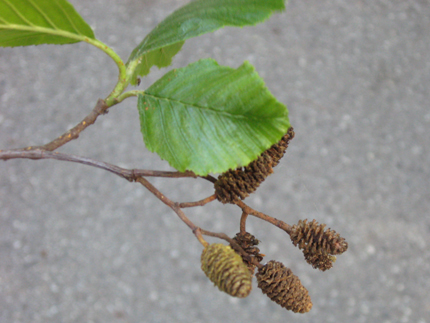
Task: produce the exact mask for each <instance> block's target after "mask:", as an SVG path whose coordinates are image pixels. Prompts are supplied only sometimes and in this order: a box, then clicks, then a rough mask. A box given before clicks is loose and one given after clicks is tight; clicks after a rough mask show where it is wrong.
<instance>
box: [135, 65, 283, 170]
mask: <svg viewBox="0 0 430 323" xmlns="http://www.w3.org/2000/svg"><path fill="white" fill-rule="evenodd" d="M138 108H139V114H140V120H141V128H142V129H141V130H142V133H143V138H144V141H145V145H146V147H147V148H148V149H149V150H150V151H153V152H156V153H157V154H158V155H160V157H161V158H163V159H165V160H167V161H168V162H169V163H170V165H171V166H172V167H174V168H176V169H178V170H179V171H185V170H192V171H193V172H195V173H196V174H198V175H207V174H208V173H219V172H224V171H225V170H228V169H230V168H235V167H236V166H238V165H247V164H249V163H250V162H251V161H252V160H254V159H255V158H257V156H258V155H259V154H260V153H262V152H263V151H264V150H266V149H267V148H268V147H270V146H271V145H272V144H273V143H275V142H277V141H278V140H279V139H280V138H281V137H282V136H283V135H284V134H285V133H286V132H287V130H288V128H289V127H290V124H289V121H288V111H287V109H286V107H285V106H284V105H283V104H281V103H280V102H278V101H277V100H276V99H275V98H274V97H273V95H272V94H271V93H270V92H269V91H268V90H267V88H266V87H265V86H264V82H263V80H262V79H261V78H260V77H259V76H258V74H257V73H256V72H255V70H254V68H253V67H252V66H251V65H250V64H249V63H247V62H245V63H244V64H243V65H242V66H240V67H239V68H237V69H233V68H230V67H225V66H219V65H218V64H217V63H216V62H215V61H214V60H212V59H204V60H200V61H198V62H196V63H193V64H190V65H189V66H187V67H184V68H180V69H177V70H172V71H170V72H168V73H167V74H166V75H164V76H163V77H162V78H161V79H160V80H158V81H157V82H156V83H154V84H153V85H152V86H151V87H149V88H148V89H147V90H146V91H145V94H144V95H139V101H138Z"/></svg>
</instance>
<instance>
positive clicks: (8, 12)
mask: <svg viewBox="0 0 430 323" xmlns="http://www.w3.org/2000/svg"><path fill="white" fill-rule="evenodd" d="M85 37H88V38H92V39H94V33H93V31H92V30H91V27H90V26H89V25H88V24H87V23H86V22H85V21H84V20H83V19H82V18H81V16H80V15H79V14H78V13H77V12H76V11H75V9H74V8H73V7H72V6H71V5H70V3H68V2H67V1H65V0H55V1H52V0H37V1H36V0H0V46H2V47H14V46H28V45H40V44H70V43H76V42H79V41H82V40H84V38H85Z"/></svg>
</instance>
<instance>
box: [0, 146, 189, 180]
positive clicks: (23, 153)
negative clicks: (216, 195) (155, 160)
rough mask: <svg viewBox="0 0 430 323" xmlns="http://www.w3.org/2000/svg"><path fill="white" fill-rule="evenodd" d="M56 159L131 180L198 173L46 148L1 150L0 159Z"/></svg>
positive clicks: (185, 175)
mask: <svg viewBox="0 0 430 323" xmlns="http://www.w3.org/2000/svg"><path fill="white" fill-rule="evenodd" d="M16 158H24V159H56V160H62V161H68V162H74V163H79V164H84V165H88V166H93V167H96V168H100V169H104V170H106V171H108V172H111V173H113V174H115V175H118V176H120V177H122V178H125V179H126V180H128V181H130V182H134V181H135V180H136V178H138V177H141V176H150V177H170V178H182V177H192V178H196V177H197V175H196V174H194V173H193V172H189V171H186V172H183V173H181V172H167V171H154V170H144V169H126V168H122V167H119V166H116V165H113V164H109V163H106V162H103V161H98V160H94V159H91V158H87V157H82V156H76V155H70V154H65V153H59V152H53V151H46V150H44V149H39V148H37V149H36V148H34V149H29V150H22V149H10V150H0V159H3V160H8V159H16Z"/></svg>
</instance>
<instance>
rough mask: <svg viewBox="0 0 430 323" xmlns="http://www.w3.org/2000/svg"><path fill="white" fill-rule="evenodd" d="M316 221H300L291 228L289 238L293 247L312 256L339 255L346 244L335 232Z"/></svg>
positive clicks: (346, 246) (345, 247)
mask: <svg viewBox="0 0 430 323" xmlns="http://www.w3.org/2000/svg"><path fill="white" fill-rule="evenodd" d="M325 226H326V225H325V224H318V222H317V221H315V220H313V221H312V222H307V220H304V221H302V220H300V221H299V223H298V224H296V225H293V226H292V228H291V233H290V238H291V241H292V242H293V244H294V245H295V246H297V245H298V247H299V248H300V249H303V250H306V251H307V252H308V253H313V254H328V255H339V254H341V253H344V252H345V251H346V250H347V249H348V243H347V242H346V241H345V239H344V238H342V237H341V236H340V235H339V233H336V231H334V230H331V229H327V230H326V231H324V228H325Z"/></svg>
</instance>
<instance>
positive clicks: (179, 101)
mask: <svg viewBox="0 0 430 323" xmlns="http://www.w3.org/2000/svg"><path fill="white" fill-rule="evenodd" d="M143 96H148V97H152V98H154V99H157V100H166V101H169V102H176V103H179V104H182V105H186V106H190V107H192V108H195V109H200V110H208V111H210V112H212V113H214V114H218V115H220V114H221V115H226V116H230V117H231V118H236V119H249V120H260V119H265V120H270V119H277V118H279V117H280V116H274V117H264V116H255V117H254V116H253V115H249V116H246V115H243V114H233V113H229V112H226V111H220V110H216V109H214V108H211V107H204V106H199V105H197V104H192V103H188V102H183V101H181V100H178V99H172V98H166V97H161V96H157V95H155V94H149V93H146V92H145V94H143Z"/></svg>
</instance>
